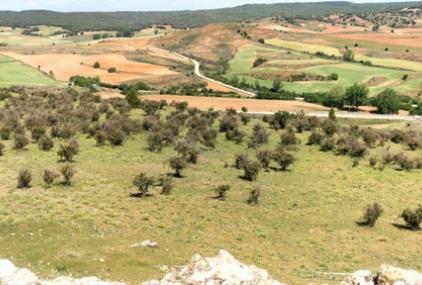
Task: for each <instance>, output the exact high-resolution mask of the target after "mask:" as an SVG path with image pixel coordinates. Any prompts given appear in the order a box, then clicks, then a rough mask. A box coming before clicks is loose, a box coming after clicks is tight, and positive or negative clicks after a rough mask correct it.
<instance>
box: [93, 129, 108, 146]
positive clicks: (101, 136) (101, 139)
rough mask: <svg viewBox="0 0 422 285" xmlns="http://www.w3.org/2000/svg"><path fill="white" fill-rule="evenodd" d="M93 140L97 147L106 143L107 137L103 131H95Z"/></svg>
mask: <svg viewBox="0 0 422 285" xmlns="http://www.w3.org/2000/svg"><path fill="white" fill-rule="evenodd" d="M94 139H95V142H96V143H97V146H102V145H104V144H105V142H106V141H107V135H106V133H105V132H104V131H97V132H95V134H94Z"/></svg>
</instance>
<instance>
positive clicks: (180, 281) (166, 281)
mask: <svg viewBox="0 0 422 285" xmlns="http://www.w3.org/2000/svg"><path fill="white" fill-rule="evenodd" d="M185 284H189V285H240V284H242V285H281V283H279V282H278V281H275V280H272V279H271V278H270V277H269V275H268V273H267V272H266V271H265V270H262V269H259V268H257V267H255V266H247V265H245V264H242V263H240V262H239V261H237V260H236V259H235V258H234V257H233V256H232V255H231V254H229V253H228V252H227V251H224V250H221V251H220V252H219V253H218V255H217V256H216V257H214V258H204V257H202V256H200V255H194V256H193V257H192V260H191V263H190V264H189V265H187V266H184V267H182V268H181V269H180V270H179V271H178V272H172V273H169V274H167V275H166V276H165V277H164V278H163V279H162V280H160V281H158V280H153V281H148V282H144V283H142V285H185Z"/></svg>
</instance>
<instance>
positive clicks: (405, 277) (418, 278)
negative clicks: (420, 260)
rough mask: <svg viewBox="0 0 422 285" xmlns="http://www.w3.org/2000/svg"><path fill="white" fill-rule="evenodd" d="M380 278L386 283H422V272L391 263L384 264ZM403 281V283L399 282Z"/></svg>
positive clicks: (412, 284)
mask: <svg viewBox="0 0 422 285" xmlns="http://www.w3.org/2000/svg"><path fill="white" fill-rule="evenodd" d="M379 279H380V280H381V281H383V282H385V283H386V284H395V285H396V283H397V284H402V285H403V284H404V285H422V274H421V273H419V272H416V271H413V270H405V269H401V268H397V267H394V266H391V265H382V266H381V268H380V271H379ZM398 282H402V283H398Z"/></svg>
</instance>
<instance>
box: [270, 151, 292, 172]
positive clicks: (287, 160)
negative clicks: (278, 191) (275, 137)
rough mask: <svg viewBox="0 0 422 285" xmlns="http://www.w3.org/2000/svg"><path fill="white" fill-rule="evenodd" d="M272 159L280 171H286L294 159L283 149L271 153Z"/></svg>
mask: <svg viewBox="0 0 422 285" xmlns="http://www.w3.org/2000/svg"><path fill="white" fill-rule="evenodd" d="M273 159H274V160H275V161H276V162H277V163H278V164H279V165H280V170H281V171H286V170H287V168H288V167H289V166H290V165H291V164H293V162H294V157H293V155H291V154H290V153H288V152H287V151H286V150H285V149H284V148H282V147H279V148H277V150H276V151H274V153H273Z"/></svg>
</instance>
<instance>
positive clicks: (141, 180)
mask: <svg viewBox="0 0 422 285" xmlns="http://www.w3.org/2000/svg"><path fill="white" fill-rule="evenodd" d="M132 184H133V186H135V187H137V188H138V190H139V194H138V195H139V196H140V197H146V196H148V195H149V193H148V189H149V187H151V186H152V185H154V178H152V177H149V176H148V175H146V174H145V173H143V172H141V173H140V174H138V175H136V176H135V177H134V178H133V181H132Z"/></svg>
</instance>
